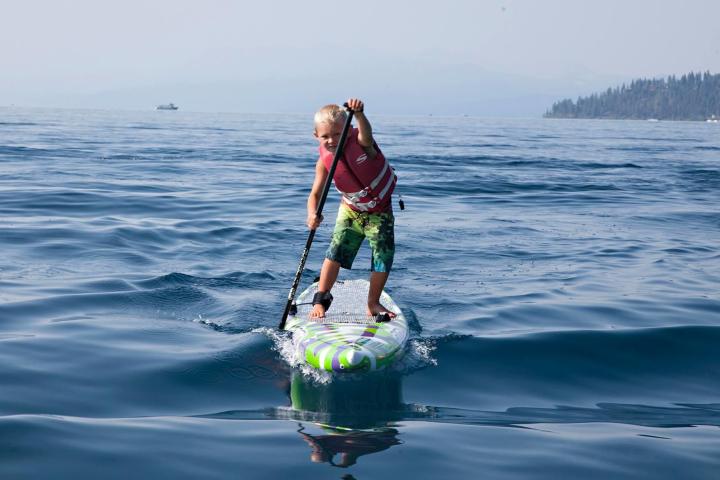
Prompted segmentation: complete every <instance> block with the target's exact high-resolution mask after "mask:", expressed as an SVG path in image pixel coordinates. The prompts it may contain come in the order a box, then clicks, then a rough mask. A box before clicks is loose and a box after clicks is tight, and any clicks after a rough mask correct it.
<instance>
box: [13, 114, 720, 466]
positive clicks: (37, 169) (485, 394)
mask: <svg viewBox="0 0 720 480" xmlns="http://www.w3.org/2000/svg"><path fill="white" fill-rule="evenodd" d="M310 115H311V112H308V113H307V115H239V114H197V113H187V112H182V111H177V112H155V111H153V112H112V111H72V110H31V109H16V108H4V109H0V219H1V221H0V252H1V255H0V476H1V477H2V478H53V479H56V478H73V479H75V478H118V479H120V478H123V479H124V478H128V477H131V478H283V477H286V476H290V475H292V476H293V478H298V479H305V478H307V479H310V478H312V479H318V478H346V479H348V478H356V479H378V478H479V477H481V478H503V479H525V478H548V479H554V478H578V477H583V478H628V479H630V478H633V479H634V478H653V479H658V478H659V479H663V478H668V479H670V478H716V475H717V472H718V471H719V469H720V455H719V454H718V452H720V429H718V427H719V426H720V348H719V345H720V249H719V245H720V211H719V210H718V205H719V204H720V129H718V127H717V125H712V124H705V123H684V122H676V123H669V122H658V123H651V122H629V121H627V122H626V121H569V120H547V119H529V120H487V119H477V118H470V117H457V118H439V117H431V116H428V117H385V116H378V115H375V116H371V120H372V121H373V126H374V128H375V132H376V137H377V139H378V141H379V143H380V145H381V146H382V147H383V149H384V151H385V153H386V155H387V156H388V157H389V158H390V159H391V160H392V162H393V164H394V165H395V166H396V168H397V171H398V174H399V178H400V186H399V193H401V194H402V195H403V198H404V200H405V203H406V210H405V211H402V212H401V211H400V210H399V209H397V208H396V216H397V224H396V238H397V254H396V260H395V270H394V271H393V273H392V275H391V277H390V282H389V284H388V291H389V292H390V293H391V294H392V295H393V298H394V299H395V300H396V302H397V303H398V304H399V305H400V306H401V307H402V308H403V309H404V311H405V312H406V314H407V316H408V318H409V319H410V321H411V324H412V326H413V332H412V339H411V342H410V343H409V345H408V348H407V352H406V355H405V357H404V358H403V359H402V360H401V361H399V362H398V363H397V364H396V365H395V366H394V368H393V369H392V370H391V371H388V372H383V373H382V374H380V375H374V376H366V377H360V378H358V377H351V378H345V377H341V378H332V377H323V376H317V375H312V374H311V373H310V372H308V371H307V370H304V369H302V368H300V367H298V366H297V365H296V364H297V362H296V361H295V359H294V358H293V354H292V351H291V349H290V348H289V339H288V337H287V334H285V333H279V332H277V331H276V329H275V326H276V325H277V323H278V321H279V317H280V315H281V313H282V310H283V307H284V305H285V300H286V297H287V292H288V290H289V288H290V285H291V283H292V278H293V275H294V273H295V269H296V266H297V262H298V260H299V258H300V254H301V250H302V248H303V246H304V243H305V239H306V235H307V230H306V228H305V226H304V219H305V201H306V198H307V193H308V190H309V186H310V182H311V181H312V175H313V165H314V161H315V158H316V145H315V143H314V139H313V138H312V136H311V128H312V126H311V123H310V121H311V119H310ZM337 203H338V198H337V194H336V193H333V194H332V196H331V199H330V200H329V202H328V205H327V210H326V213H327V217H330V218H332V216H333V214H334V210H335V209H336V208H337ZM328 212H329V213H328ZM330 223H332V222H328V224H325V225H323V226H322V227H321V228H320V229H319V231H318V235H317V237H316V243H315V245H314V246H313V250H312V252H311V255H310V259H309V260H308V264H307V265H308V269H307V271H306V274H305V276H304V281H303V287H304V286H306V285H308V284H309V282H310V281H311V280H312V278H313V277H314V276H315V275H316V274H317V273H318V269H319V266H320V263H321V261H322V256H323V253H324V249H325V247H326V245H327V241H328V237H329V234H330V228H331V225H329V224H330ZM369 263H370V262H369V252H368V251H367V249H365V248H364V249H363V250H362V251H361V253H360V254H359V256H358V260H357V261H356V269H354V270H353V271H351V272H343V275H344V278H357V277H365V276H366V275H367V274H368V268H369Z"/></svg>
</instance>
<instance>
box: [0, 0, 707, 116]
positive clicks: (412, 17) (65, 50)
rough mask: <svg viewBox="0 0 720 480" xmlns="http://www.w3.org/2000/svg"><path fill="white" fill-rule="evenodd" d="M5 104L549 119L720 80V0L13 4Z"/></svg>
mask: <svg viewBox="0 0 720 480" xmlns="http://www.w3.org/2000/svg"><path fill="white" fill-rule="evenodd" d="M0 12H1V14H0V69H1V70H0V106H3V105H4V106H8V105H15V106H30V107H68V108H113V109H129V110H145V109H153V108H154V107H155V105H157V104H159V103H167V102H174V103H176V104H178V105H179V106H180V108H182V109H183V110H189V111H208V112H215V111H221V112H248V113H251V112H257V113H264V112H276V113H285V112H288V113H289V112H293V113H301V112H307V111H314V110H315V109H316V108H317V107H318V106H319V105H323V104H326V103H331V102H332V103H340V102H342V101H344V100H345V99H347V98H348V97H351V96H353V97H359V98H362V99H363V100H365V102H366V104H367V106H368V111H374V112H379V113H386V114H430V113H432V114H447V115H459V114H471V115H478V116H488V117H493V116H495V117H522V116H528V117H532V116H539V115H541V114H542V113H543V112H544V111H545V110H546V109H547V108H548V107H550V106H551V105H552V103H553V102H554V101H556V100H560V99H562V98H576V97H577V96H579V95H588V94H591V93H593V92H596V91H602V90H605V89H606V88H607V87H614V86H616V85H619V84H622V83H623V82H630V81H631V80H632V79H635V78H648V77H652V78H655V77H664V76H667V75H670V74H676V75H681V74H683V73H687V72H690V71H703V72H704V71H710V72H712V73H720V28H719V27H718V24H717V19H718V18H720V0H672V1H670V0H602V1H597V0H574V1H572V0H535V1H533V0H474V1H473V0H443V1H439V0H435V1H426V0H413V1H409V0H407V1H406V0H365V1H354V2H348V1H345V2H343V1H328V0H324V1H317V0H295V1H291V0H262V1H257V0H253V1H241V0H235V1H231V0H203V1H200V0H197V1H188V0H141V1H138V0H122V1H116V0H92V1H90V0H0Z"/></svg>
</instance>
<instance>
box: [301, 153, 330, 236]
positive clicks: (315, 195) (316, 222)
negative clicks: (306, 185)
mask: <svg viewBox="0 0 720 480" xmlns="http://www.w3.org/2000/svg"><path fill="white" fill-rule="evenodd" d="M327 176H328V171H327V170H325V165H324V164H323V162H322V160H321V159H319V158H318V161H317V163H316V164H315V180H314V181H313V184H312V189H311V190H310V195H309V196H308V201H307V221H306V222H305V223H306V224H307V226H308V228H310V230H315V229H316V228H317V227H319V226H320V222H322V221H323V216H322V215H320V217H317V216H316V215H315V212H316V211H317V206H318V202H320V195H321V194H322V189H323V187H324V186H325V179H326V178H327Z"/></svg>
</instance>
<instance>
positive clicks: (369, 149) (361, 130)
mask: <svg viewBox="0 0 720 480" xmlns="http://www.w3.org/2000/svg"><path fill="white" fill-rule="evenodd" d="M347 103H348V107H350V108H351V109H352V110H353V111H354V112H355V120H356V121H357V128H358V143H359V144H360V146H361V147H363V149H364V150H365V153H367V154H368V157H370V158H371V159H372V158H375V156H376V155H377V151H376V150H375V141H374V139H373V134H372V126H371V125H370V121H368V119H367V117H366V116H365V112H364V111H363V110H364V109H365V104H364V103H363V102H362V100H359V99H357V98H351V99H349V100H348V102H347Z"/></svg>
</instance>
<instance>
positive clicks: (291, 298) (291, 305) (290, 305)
mask: <svg viewBox="0 0 720 480" xmlns="http://www.w3.org/2000/svg"><path fill="white" fill-rule="evenodd" d="M343 106H344V107H345V109H346V110H347V112H348V115H347V119H346V120H345V125H344V126H343V130H342V134H341V135H340V141H339V142H338V146H337V148H336V149H335V156H334V157H333V162H332V166H331V167H330V171H329V172H328V176H327V178H326V179H325V185H324V186H323V191H322V195H321V196H320V201H319V202H318V205H317V209H316V210H315V216H317V217H318V218H319V217H320V215H321V214H322V211H323V207H324V206H325V200H326V199H327V196H328V192H329V191H330V184H331V183H332V180H333V176H334V175H335V168H336V167H337V164H338V161H339V160H340V157H342V154H343V149H344V148H345V138H346V137H347V133H348V131H349V130H350V123H351V122H352V118H353V114H354V113H355V112H354V111H353V110H352V109H350V107H349V106H348V104H347V103H346V104H344V105H343ZM314 238H315V229H312V230H310V234H309V235H308V239H307V242H305V250H304V251H303V254H302V257H301V258H300V265H298V268H297V272H295V281H293V284H292V287H291V288H290V293H289V294H288V299H287V304H286V305H285V311H284V312H283V316H282V319H281V320H280V325H278V329H280V330H283V329H284V328H285V321H286V320H287V317H288V315H289V314H290V312H291V311H292V312H293V314H294V313H296V312H297V306H296V305H295V293H296V292H297V288H298V285H299V284H300V278H301V277H302V273H303V270H305V262H306V261H307V257H308V254H309V253H310V246H311V245H312V242H313V239H314Z"/></svg>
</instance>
